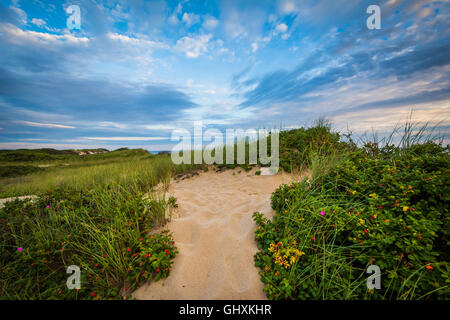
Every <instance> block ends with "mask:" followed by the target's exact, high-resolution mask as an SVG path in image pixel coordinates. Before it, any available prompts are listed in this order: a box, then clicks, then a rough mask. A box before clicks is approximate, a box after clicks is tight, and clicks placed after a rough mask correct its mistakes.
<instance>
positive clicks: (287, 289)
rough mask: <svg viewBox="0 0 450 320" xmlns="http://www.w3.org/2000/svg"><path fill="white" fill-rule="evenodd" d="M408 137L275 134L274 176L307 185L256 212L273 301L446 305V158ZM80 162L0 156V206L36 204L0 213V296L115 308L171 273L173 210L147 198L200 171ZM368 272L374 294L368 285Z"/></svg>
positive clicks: (318, 129)
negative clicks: (77, 275)
mask: <svg viewBox="0 0 450 320" xmlns="http://www.w3.org/2000/svg"><path fill="white" fill-rule="evenodd" d="M404 129H405V130H404V131H403V132H402V134H401V135H400V138H399V139H398V141H397V143H395V144H394V143H393V141H394V140H393V139H392V140H391V139H387V140H385V141H370V142H369V141H366V142H362V143H355V142H354V141H353V140H352V137H351V136H350V135H342V134H339V133H336V132H333V130H332V128H331V126H330V125H329V124H328V123H327V122H326V121H319V122H317V123H316V124H315V125H314V126H312V127H310V128H300V129H295V130H290V131H282V132H281V133H280V167H281V168H282V169H283V170H285V171H288V172H291V171H293V172H299V171H301V170H304V169H306V168H307V169H308V170H310V171H311V172H312V178H311V179H308V180H306V179H305V180H299V181H297V182H294V183H292V184H289V185H282V186H280V187H279V188H278V189H277V190H276V191H275V192H274V193H273V195H272V200H271V203H272V207H273V209H274V210H275V211H276V215H275V216H274V218H273V219H272V220H269V219H267V218H266V217H264V216H263V215H261V214H259V213H255V214H254V220H255V222H256V224H257V229H256V230H255V236H256V241H257V244H258V247H259V251H258V252H257V253H256V255H255V265H256V266H257V267H258V268H259V272H260V276H261V280H262V282H263V283H264V285H265V288H264V292H265V293H266V295H267V297H268V298H269V299H448V298H450V294H449V292H450V290H449V286H450V280H449V272H450V266H449V262H448V261H449V257H448V250H447V248H448V244H449V230H450V224H449V201H450V199H449V194H450V190H449V185H450V184H449V180H450V158H449V153H448V152H449V147H448V146H446V147H445V146H443V145H442V143H439V142H436V141H435V140H434V139H432V138H430V137H428V138H427V137H426V136H425V135H424V132H425V129H424V128H422V129H419V130H417V128H413V127H412V126H411V125H410V124H407V125H406V126H405V128H404ZM413 131H414V132H416V133H415V134H413ZM395 132H399V128H397V129H396V130H395ZM390 138H392V137H390ZM268 143H269V145H270V138H269V142H268ZM248 147H249V146H248V144H247V145H246V150H247V151H248ZM87 151H88V150H85V151H84V155H80V154H79V152H78V151H77V152H75V151H70V150H69V151H56V150H55V151H49V150H39V151H25V150H20V151H14V152H13V151H2V152H0V158H1V162H0V166H4V167H5V168H6V167H8V166H14V174H10V173H7V172H10V170H8V169H5V170H4V172H5V174H3V175H2V177H1V178H0V181H1V187H0V196H1V197H2V198H4V197H11V196H21V195H38V196H39V197H38V198H37V200H34V201H30V200H22V201H20V200H15V201H12V202H9V203H6V204H5V207H4V208H2V209H0V227H1V228H2V232H1V234H0V246H1V251H0V270H1V272H0V298H2V299H122V298H123V296H125V297H126V296H127V294H128V293H130V292H132V291H133V290H134V289H135V288H137V287H138V286H139V284H140V283H142V281H144V280H148V279H153V280H158V279H160V278H163V277H167V276H168V275H169V273H170V268H171V264H172V262H173V258H174V257H175V255H176V254H177V248H176V246H175V243H174V242H173V239H172V238H171V234H170V232H169V231H168V230H163V229H162V228H163V226H164V224H165V222H166V221H167V218H168V217H170V212H171V210H172V209H173V208H174V207H176V205H177V204H176V199H174V198H170V199H166V198H165V195H164V193H158V192H156V191H152V188H153V187H154V186H156V185H157V184H158V183H160V182H162V183H163V184H164V183H165V184H166V183H167V182H168V181H169V180H170V177H171V176H174V175H177V174H180V173H186V172H189V171H194V170H199V169H203V170H207V166H204V165H185V164H183V165H174V164H173V162H172V161H171V157H170V155H168V154H161V155H152V154H149V153H148V152H147V151H145V150H140V149H136V150H128V149H121V150H116V151H112V152H105V150H100V153H96V154H88V153H87ZM27 153H28V154H30V155H31V156H30V158H27V156H26V154H27ZM224 156H225V155H224ZM258 165H260V164H258ZM20 167H22V168H23V171H22V172H21V171H20ZM30 167H31V169H30ZM216 167H218V170H223V169H226V168H230V167H235V166H234V165H225V164H224V165H217V166H216ZM241 167H243V168H244V169H246V170H248V169H249V168H251V167H252V165H249V164H248V158H247V162H246V163H245V164H242V165H241ZM33 168H38V169H33ZM0 172H1V171H0ZM256 174H261V171H260V170H257V171H256ZM150 191H151V192H150ZM146 195H147V196H146ZM69 265H78V266H80V267H81V269H82V270H83V272H82V283H83V285H82V288H81V289H80V290H67V287H66V279H67V277H68V275H67V274H66V272H65V271H66V268H67V267H68V266H69ZM370 265H377V266H378V267H379V268H380V270H381V289H368V288H367V285H366V281H367V278H368V277H369V275H370V274H368V273H367V268H368V267H369V266H370Z"/></svg>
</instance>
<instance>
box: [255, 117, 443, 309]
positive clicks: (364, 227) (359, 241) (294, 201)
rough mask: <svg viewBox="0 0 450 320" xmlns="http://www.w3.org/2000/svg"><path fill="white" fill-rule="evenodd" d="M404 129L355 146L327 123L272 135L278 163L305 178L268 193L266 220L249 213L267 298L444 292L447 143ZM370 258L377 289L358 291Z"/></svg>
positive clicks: (379, 296)
mask: <svg viewBox="0 0 450 320" xmlns="http://www.w3.org/2000/svg"><path fill="white" fill-rule="evenodd" d="M413 129H414V126H412V125H411V123H409V122H408V123H407V124H406V125H405V126H404V127H402V128H397V130H396V131H395V132H399V133H401V134H400V137H399V138H398V139H397V140H398V142H397V143H396V144H394V143H393V142H392V141H393V140H394V135H395V134H393V135H391V136H390V137H389V139H387V140H386V141H385V142H384V143H383V142H379V141H371V142H365V143H363V144H362V145H361V146H357V144H356V143H354V142H353V140H352V139H351V137H349V139H347V141H346V142H345V143H343V142H341V140H340V137H339V135H337V134H335V133H332V132H331V131H330V127H329V126H328V127H327V126H320V127H315V128H310V129H306V130H305V129H300V130H297V131H295V130H294V131H290V132H286V133H285V134H284V136H282V139H281V141H282V146H283V147H282V149H281V151H280V152H281V155H282V160H280V162H281V163H284V166H283V167H284V168H286V169H289V168H290V167H291V166H292V164H294V165H296V166H304V167H309V168H311V169H312V178H311V179H309V180H306V179H305V180H301V181H300V180H299V181H297V182H294V183H292V184H290V185H283V186H281V187H280V188H278V189H277V190H276V191H275V192H274V193H273V195H272V207H273V209H275V210H276V212H277V214H276V216H275V217H274V218H273V220H269V219H267V218H265V217H264V216H263V215H261V214H259V213H255V214H254V219H255V221H256V223H257V225H258V228H257V229H256V231H255V234H256V240H257V242H258V246H259V248H260V251H259V252H258V253H257V254H256V255H255V264H256V266H257V267H259V268H260V275H261V280H262V281H263V282H264V284H265V288H264V291H265V292H266V295H267V297H268V298H269V299H338V300H340V299H449V298H450V279H449V276H450V264H449V254H448V245H449V241H450V238H449V235H450V233H449V230H450V217H449V204H450V197H449V195H450V156H449V146H447V147H443V146H442V144H440V143H436V142H433V141H432V140H431V139H430V137H429V136H425V135H424V132H425V131H426V130H425V129H426V126H424V127H423V128H419V130H415V133H414V132H413V131H414V130H413ZM395 132H394V133H395ZM299 140H303V141H304V143H303V144H297V143H296V142H297V141H299ZM286 147H287V149H286ZM293 147H295V149H292V148H293ZM370 265H376V266H378V267H379V268H380V272H381V288H380V289H377V288H372V289H368V286H367V278H368V277H369V276H370V275H371V273H367V270H368V267H369V266H370Z"/></svg>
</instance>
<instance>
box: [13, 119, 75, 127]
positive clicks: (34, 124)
mask: <svg viewBox="0 0 450 320" xmlns="http://www.w3.org/2000/svg"><path fill="white" fill-rule="evenodd" d="M14 122H16V123H19V124H23V125H26V126H31V127H42V128H61V129H75V127H73V126H68V125H63V124H56V123H40V122H32V121H24V120H17V121H14Z"/></svg>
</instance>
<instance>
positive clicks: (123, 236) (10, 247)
mask: <svg viewBox="0 0 450 320" xmlns="http://www.w3.org/2000/svg"><path fill="white" fill-rule="evenodd" d="M155 201H156V200H155V199H152V200H145V199H143V195H142V194H140V193H139V192H134V191H127V190H125V189H123V188H121V187H120V186H118V185H115V186H110V187H109V188H106V189H102V190H93V191H79V190H72V189H55V190H53V191H49V192H46V193H44V194H42V195H40V197H39V199H38V200H37V201H35V202H34V203H31V202H30V201H19V200H16V201H15V202H10V203H6V206H5V207H4V208H3V209H0V225H1V229H2V230H1V233H0V246H1V251H0V270H1V271H0V298H3V299H115V298H118V299H122V294H125V295H126V294H127V293H129V292H131V291H132V290H133V289H134V288H136V286H137V285H138V284H139V283H140V282H141V281H143V280H148V279H154V280H158V279H160V278H162V277H166V276H167V275H168V274H169V271H170V267H171V264H172V259H173V258H174V257H175V255H176V254H177V249H176V247H175V245H174V242H173V240H172V238H171V235H170V233H169V232H168V231H162V232H161V233H158V234H153V235H151V234H150V233H149V231H150V230H151V229H152V227H153V225H154V218H153V217H154V216H155V213H154V212H153V210H154V205H155ZM161 201H162V202H164V201H163V200H160V202H161ZM172 201H173V200H172ZM150 204H152V206H150ZM167 206H168V204H166V203H165V202H164V203H160V204H159V206H158V208H160V209H161V210H165V209H166V208H167ZM69 265H77V266H79V267H80V268H81V289H80V290H68V288H67V287H66V280H67V278H68V277H69V274H66V269H67V267H68V266H69Z"/></svg>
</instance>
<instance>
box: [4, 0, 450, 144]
mask: <svg viewBox="0 0 450 320" xmlns="http://www.w3.org/2000/svg"><path fill="white" fill-rule="evenodd" d="M74 4H75V5H78V6H79V7H80V9H81V29H80V30H68V29H67V24H66V20H67V18H68V14H67V13H66V12H65V8H67V7H68V6H70V5H74ZM372 4H376V5H379V6H380V8H381V27H382V28H381V29H380V30H369V29H368V28H367V27H366V20H367V18H368V17H369V14H367V13H366V9H367V7H368V6H369V5H372ZM449 13H450V1H449V0H445V1H444V0H441V1H431V0H417V1H411V0H384V1H373V0H370V1H364V0H361V1H359V0H342V1H336V0H328V1H315V0H314V1H313V0H301V1H300V0H298V1H293V0H280V1H264V0H258V1H251V0H241V1H233V0H224V1H211V0H205V1H163V0H155V1H144V0H129V1H125V0H123V1H122V0H120V1H112V0H111V1H95V0H86V1H84V0H83V1H81V0H80V1H77V0H70V1H61V0H54V1H43V0H27V1H25V0H16V1H10V0H0V47H1V50H0V112H1V117H0V149H16V148H41V147H52V148H58V149H64V148H84V147H106V148H109V149H115V148H119V147H123V146H127V147H143V148H146V149H149V150H167V149H169V148H170V146H171V145H172V144H173V143H172V142H171V141H170V135H171V132H172V130H173V129H175V128H186V129H188V130H192V126H193V121H195V120H202V121H203V124H204V126H205V128H217V129H219V130H224V129H226V128H242V129H249V128H255V129H257V128H262V127H264V128H272V127H280V126H282V127H283V128H294V127H297V126H299V125H303V124H305V123H310V122H311V121H313V120H314V119H317V118H318V117H320V116H326V117H328V118H330V119H331V120H332V121H333V122H334V124H335V127H336V128H337V129H346V128H347V127H348V128H350V129H351V130H352V131H354V132H357V133H361V132H367V131H372V130H377V131H379V132H381V133H382V132H384V131H386V130H387V131H389V130H390V129H391V128H392V127H393V126H394V125H395V124H396V123H397V122H398V121H402V120H405V119H406V117H407V115H408V113H409V111H410V110H411V108H413V110H414V119H415V120H418V121H430V122H431V123H432V124H435V123H436V124H438V127H439V129H440V130H441V131H442V132H443V133H444V134H446V135H447V136H448V134H449V128H450V119H449V115H450V88H449V75H450V72H449V71H450V54H449V52H450V50H449V49H450V41H449V40H450V28H449V21H450V19H449Z"/></svg>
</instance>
